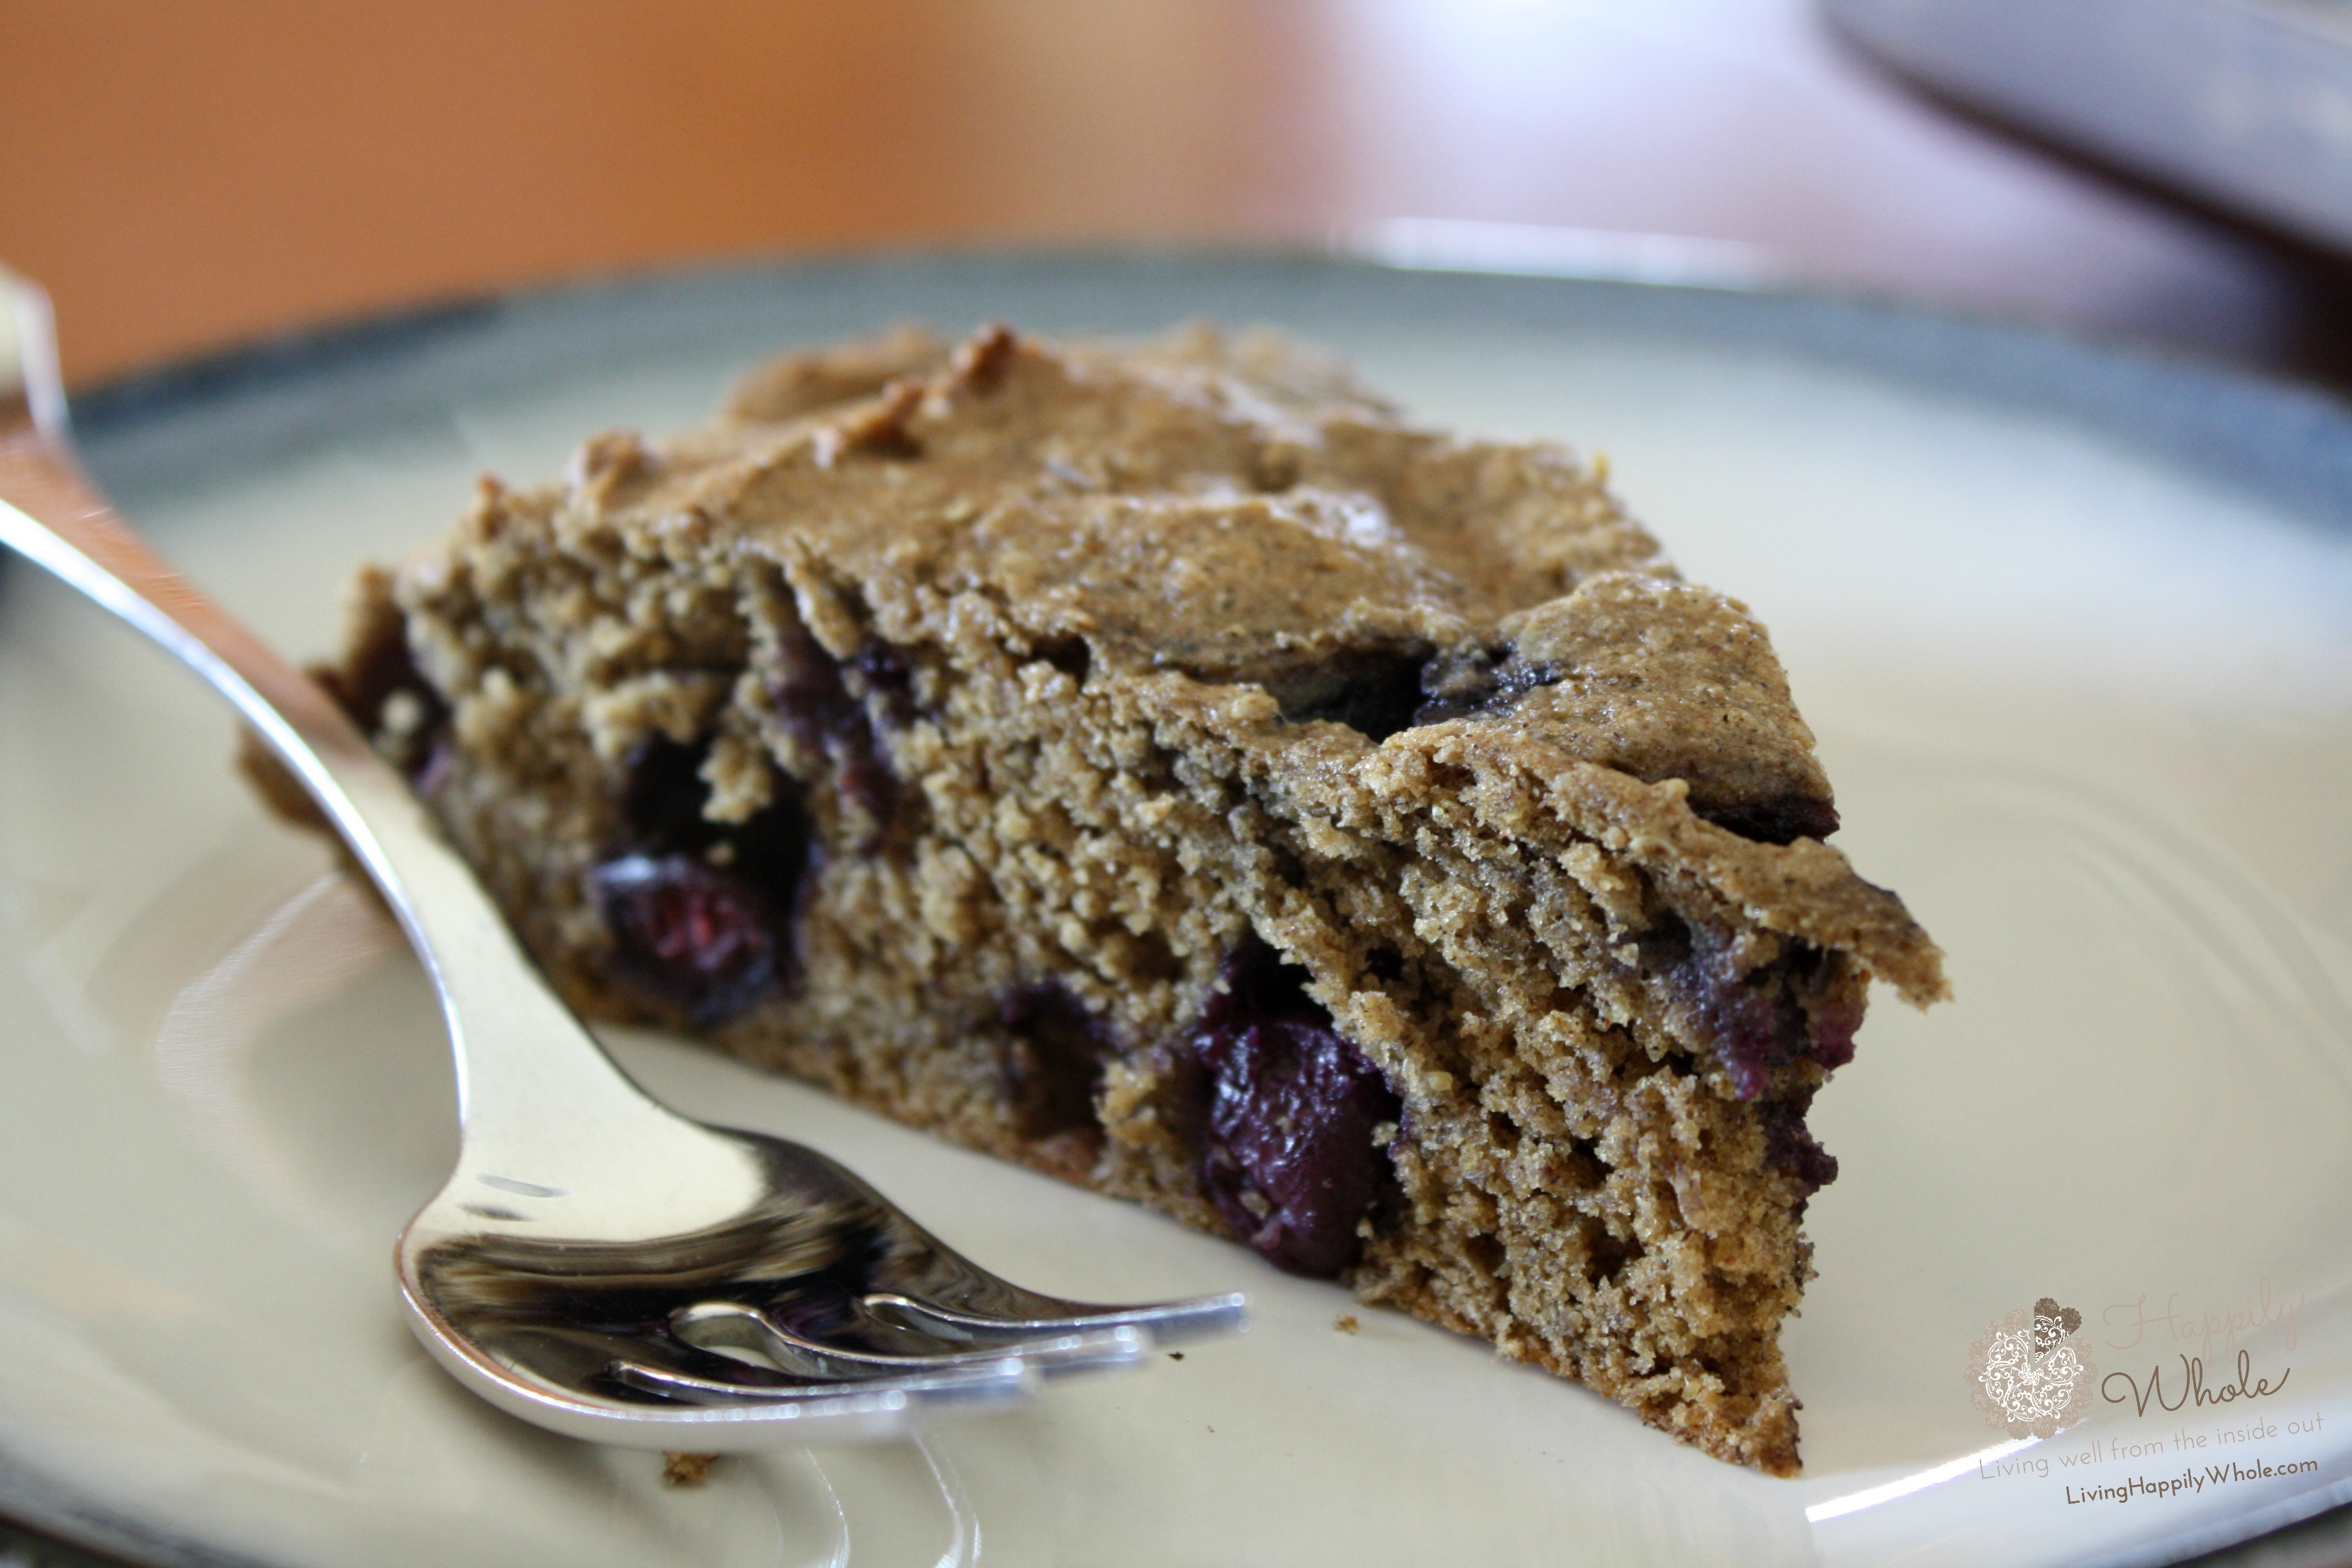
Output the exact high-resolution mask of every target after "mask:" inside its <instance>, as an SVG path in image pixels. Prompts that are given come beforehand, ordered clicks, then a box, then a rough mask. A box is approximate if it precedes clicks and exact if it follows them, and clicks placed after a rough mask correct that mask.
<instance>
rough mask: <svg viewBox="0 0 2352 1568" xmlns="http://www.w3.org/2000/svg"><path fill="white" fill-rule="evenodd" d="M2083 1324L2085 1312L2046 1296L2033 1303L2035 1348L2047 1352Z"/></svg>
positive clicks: (2037, 1350) (2039, 1351)
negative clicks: (2063, 1305) (2060, 1303)
mask: <svg viewBox="0 0 2352 1568" xmlns="http://www.w3.org/2000/svg"><path fill="white" fill-rule="evenodd" d="M2082 1326H2083V1314H2082V1313H2080V1312H2078V1311H2076V1310H2074V1308H2072V1307H2062V1306H2060V1305H2059V1304H2058V1303H2057V1301H2056V1300H2055V1299H2053V1298H2052V1297H2049V1296H2044V1297H2042V1300H2039V1301H2036V1302H2034V1303H2033V1349H2034V1351H2035V1352H2036V1353H2037V1354H2045V1353H2047V1352H2050V1351H2052V1350H2053V1349H2055V1348H2056V1347H2057V1346H2058V1345H2059V1344H2060V1343H2061V1342H2063V1341H2064V1340H2065V1339H2066V1338H2067V1337H2068V1336H2070V1335H2071V1334H2073V1333H2074V1331H2075V1330H2077V1329H2079V1328H2081V1327H2082Z"/></svg>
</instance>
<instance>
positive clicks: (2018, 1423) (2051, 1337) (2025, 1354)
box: [1969, 1296, 2098, 1437]
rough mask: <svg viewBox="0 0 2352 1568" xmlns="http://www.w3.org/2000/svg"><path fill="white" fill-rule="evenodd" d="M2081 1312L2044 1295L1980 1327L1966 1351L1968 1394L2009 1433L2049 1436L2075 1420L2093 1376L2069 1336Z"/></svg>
mask: <svg viewBox="0 0 2352 1568" xmlns="http://www.w3.org/2000/svg"><path fill="white" fill-rule="evenodd" d="M2082 1326H2083V1314H2082V1313H2080V1312H2078V1311H2076V1310H2074V1308H2072V1307H2062V1306H2060V1305H2059V1304H2058V1303H2057V1301H2056V1300H2054V1299H2053V1298H2052V1297H2048V1296H2044V1297H2042V1300H2039V1301H2036V1302H2034V1303H2033V1310H2032V1311H2031V1312H2028V1311H2026V1310H2023V1309H2020V1310H2017V1311H2014V1312H2011V1313H2010V1314H2009V1316H2007V1317H2005V1318H2001V1319H1999V1320H1997V1321H1994V1322H1991V1323H1989V1324H1987V1325H1986V1326H1985V1337H1984V1338H1982V1339H1980V1340H1979V1341H1978V1342H1976V1344H1975V1345H1974V1346H1973V1347H1971V1348H1970V1350H1969V1380H1970V1381H1971V1382H1972V1383H1974V1384H1976V1386H1975V1388H1974V1389H1972V1390H1971V1391H1970V1395H1969V1397H1970V1398H1971V1399H1972V1400H1973V1401H1974V1402H1975V1404H1976V1407H1977V1408H1978V1409H1979V1410H1980V1411H1982V1412H1984V1415H1985V1416H1986V1418H1987V1419H1988V1420H1990V1422H1991V1423H1992V1425H1993V1426H1999V1427H2001V1428H2004V1429H2005V1430H2007V1432H2008V1433H2009V1435H2010V1436H2012V1437H2024V1436H2035V1437H2052V1436H2056V1435H2057V1434H2058V1433H2060V1432H2063V1431H2064V1430H2065V1429H2066V1428H2067V1427H2069V1426H2073V1425H2074V1423H2075V1422H2077V1421H2080V1420H2081V1419H2082V1418H2083V1416H2084V1413H2085V1411H2086V1410H2087V1408H2088V1407H2089V1405H2090V1402H2091V1394H2092V1390H2093V1388H2094V1386H2095V1384H2096V1383H2097V1380H2098V1373H2097V1369H2096V1368H2095V1367H2094V1366H2093V1365H2092V1364H2091V1355H2090V1351H2089V1348H2088V1347H2087V1346H2085V1345H2083V1344H2081V1343H2079V1342H2076V1341H2075V1340H2074V1338H2073V1335H2074V1332H2075V1331H2076V1330H2078V1329H2080V1328H2081V1327H2082Z"/></svg>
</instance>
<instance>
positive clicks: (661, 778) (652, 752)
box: [621, 735, 811, 911]
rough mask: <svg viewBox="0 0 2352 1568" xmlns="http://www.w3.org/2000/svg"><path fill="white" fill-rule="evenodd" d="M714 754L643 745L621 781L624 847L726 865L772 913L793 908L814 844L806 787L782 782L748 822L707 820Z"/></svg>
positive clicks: (656, 742)
mask: <svg viewBox="0 0 2352 1568" xmlns="http://www.w3.org/2000/svg"><path fill="white" fill-rule="evenodd" d="M708 756H709V745H708V744H707V743H706V744H703V745H696V746H682V745H679V744H678V743H677V742H675V741H673V740H671V739H669V738H668V737H667V736H666V735H656V736H654V737H652V738H651V739H649V740H646V741H642V742H638V744H637V745H636V747H635V749H634V750H632V751H631V752H630V753H629V759H628V763H627V764H626V766H625V770H624V772H623V773H622V779H621V819H622V822H623V824H624V828H623V832H624V843H623V846H622V847H623V848H624V849H625V850H626V851H635V852H644V853H650V854H661V855H691V856H694V857H696V858H700V859H703V860H706V861H716V862H720V863H723V864H724V865H725V867H726V868H727V870H728V873H729V874H730V875H731V876H733V877H734V878H735V879H737V880H739V881H740V882H743V883H745V884H747V885H748V886H750V887H751V888H752V889H754V890H756V891H757V892H759V893H760V895H761V897H762V898H763V899H765V900H766V901H767V902H768V904H769V906H770V907H771V908H773V909H777V910H787V911H789V910H793V909H794V908H795V907H797V905H798V904H799V901H800V886H801V880H802V878H803V876H804V875H805V873H806V871H807V868H808V859H809V850H810V837H811V834H810V829H809V822H808V814H807V812H806V811H805V810H804V809H803V806H802V804H801V795H800V790H799V788H798V787H797V786H796V785H794V784H793V783H792V782H791V781H790V780H785V779H780V780H778V781H777V785H778V787H777V794H776V797H775V799H774V800H772V801H771V802H770V803H769V804H768V805H766V806H764V807H762V808H761V810H760V811H758V812H757V813H755V814H754V815H753V816H751V818H750V819H749V820H747V821H743V822H713V821H711V820H710V818H709V816H706V815H704V814H705V812H706V811H707V810H708V808H709V804H710V786H709V784H706V783H704V782H703V778H702V764H703V761H704V759H705V758H706V757H708ZM714 851H716V853H715V854H714Z"/></svg>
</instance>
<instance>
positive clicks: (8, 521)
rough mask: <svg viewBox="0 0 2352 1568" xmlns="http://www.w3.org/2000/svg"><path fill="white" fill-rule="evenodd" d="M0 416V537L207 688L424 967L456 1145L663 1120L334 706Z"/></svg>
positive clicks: (29, 426)
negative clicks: (440, 1030) (434, 1001)
mask: <svg viewBox="0 0 2352 1568" xmlns="http://www.w3.org/2000/svg"><path fill="white" fill-rule="evenodd" d="M14 412H15V417H13V418H5V420H0V543H5V544H6V545H8V546H11V547H13V548H15V549H16V550H17V551H19V552H23V553H24V554H25V555H26V556H27V557H29V558H30V559H32V560H33V561H34V562H36V563H38V564H40V565H41V566H44V567H46V568H47V570H49V571H50V572H52V573H54V574H57V575H58V577H60V578H62V579H64V580H65V581H66V582H67V583H68V584H71V585H72V586H74V587H76V588H78V589H79V590H80V591H81V592H82V593H84V594H85V595H89V597H90V598H91V599H94V600H96V601H97V602H98V603H99V604H100V605H103V606H105V607H106V608H107V609H109V610H110V611H112V612H113V613H114V614H115V615H116V616H120V617H121V618H122V619H123V620H125V621H127V622H129V623H130V624H131V626H135V627H137V628H138V629H139V630H140V631H142V632H144V633H145V634H146V635H147V636H148V637H152V639H154V641H155V642H157V643H158V644H160V645H162V646H163V648H164V649H165V650H166V651H167V652H169V653H171V654H172V655H173V657H175V658H178V659H179V660H181V662H183V663H184V664H186V665H187V666H189V667H190V668H193V669H194V670H195V672H196V673H197V674H199V675H201V676H202V677H204V679H205V680H206V681H208V682H209V683H210V684H211V685H212V686H213V687H214V689H216V690H217V691H219V692H220V694H221V695H222V696H224V697H226V698H227V699H228V700H229V702H230V703H231V704H232V705H233V706H234V707H235V708H236V710H237V711H238V712H239V713H240V714H241V715H242V716H243V717H244V718H245V720H246V721H247V723H248V724H250V725H251V726H252V728H253V730H254V731H255V733H256V734H257V735H258V736H259V737H260V739H261V741H262V742H263V743H264V744H266V745H267V746H268V749H269V750H270V752H272V753H273V754H275V755H276V756H277V758H278V760H279V761H280V762H282V763H284V764H285V765H286V768H287V770H288V772H289V773H290V774H291V775H292V776H293V777H294V778H295V780H296V781H298V782H299V784H300V785H301V786H302V788H303V790H304V791H305V793H307V794H308V795H309V796H310V799H311V800H312V801H313V802H315V803H316V804H317V805H318V807H319V810H320V813H321V814H322V815H323V816H324V817H325V818H326V820H327V821H328V823H329V824H331V826H332V827H333V828H334V831H335V832H336V833H337V834H338V835H339V836H340V837H341V838H342V840H343V842H344V843H345V844H346V845H348V846H349V847H350V848H351V851H352V856H353V857H354V858H356V859H357V860H358V862H359V863H360V865H361V866H362V868H364V869H365V871H366V872H367V875H368V877H369V879H371V880H372V881H373V882H374V884H375V886H376V888H377V889H378V890H379V891H381V892H382V893H383V898H384V901H385V902H386V903H387V904H388V905H389V906H390V907H391V909H392V911H393V913H394V916H395V918H397V919H398V921H399V922H400V924H401V927H402V929H403V930H404V931H405V932H406V933H407V935H408V938H409V941H410V942H412V943H413V944H414V945H415V949H416V952H417V954H418V956H419V958H420V959H422V961H423V962H424V963H425V968H426V969H427V970H428V971H429V972H430V973H431V975H432V977H433V980H434V983H435V984H436V988H437V989H438V991H439V993H440V994H441V997H442V1002H443V1006H444V1009H445V1011H446V1016H447V1020H448V1024H449V1031H450V1036H451V1039H452V1044H453V1047H454V1048H455V1052H456V1057H457V1080H458V1094H459V1103H460V1106H461V1107H462V1110H463V1114H464V1116H465V1118H466V1124H467V1140H468V1142H469V1144H470V1143H471V1142H473V1141H474V1140H475V1138H476V1137H477V1136H478V1135H479V1134H481V1133H484V1132H487V1131H489V1130H490V1129H491V1128H492V1127H494V1126H495V1127H498V1128H501V1129H503V1128H508V1127H512V1126H519V1125H520V1124H522V1123H524V1122H541V1121H544V1120H545V1111H546V1108H547V1107H548V1106H549V1105H550V1104H551V1102H552V1103H555V1104H560V1105H561V1106H562V1108H563V1113H564V1114H565V1115H567V1116H569V1117H570V1118H572V1120H573V1121H575V1122H576V1123H578V1125H579V1126H580V1128H581V1132H582V1136H583V1137H585V1136H593V1131H592V1130H593V1129H595V1128H600V1127H604V1128H608V1129H609V1128H610V1127H611V1126H614V1125H617V1124H618V1122H619V1121H630V1122H643V1121H646V1120H648V1119H649V1118H654V1117H659V1116H665V1115H667V1113H666V1112H662V1111H659V1110H658V1109H657V1108H656V1107H654V1106H653V1104H652V1102H651V1101H649V1100H646V1099H645V1097H644V1096H643V1095H642V1094H641V1093H640V1092H639V1091H638V1089H636V1088H635V1085H634V1084H632V1083H631V1082H630V1081H629V1080H628V1079H627V1078H626V1077H625V1076H624V1075H623V1074H622V1073H621V1071H620V1070H619V1068H616V1067H614V1065H613V1063H612V1062H611V1060H610V1059H609V1058H606V1057H605V1056H604V1052H603V1051H602V1049H601V1048H600V1047H598V1046H597V1045H596V1043H595V1041H594V1040H593V1038H592V1037H590V1036H589V1035H588V1033H587V1031H586V1030H585V1029H584V1028H583V1027H582V1026H581V1025H580V1023H579V1021H578V1020H577V1019H576V1018H574V1017H573V1016H572V1014H571V1012H570V1011H569V1010H568V1009H567V1008H565V1007H564V1005H562V1002H561V1001H560V1000H558V999H557V997H556V996H555V994H554V993H553V992H552V991H551V989H550V987H549V985H548V984H547V982H546V980H545V979H544V978H543V977H542V976H541V974H540V973H539V971H538V970H537V969H536V968H535V967H534V966H533V965H532V964H531V963H530V959H529V958H528V956H527V955H526V954H525V953H524V952H523V950H522V948H521V945H520V942H517V940H516V939H515V936H514V933H513V932H512V931H510V930H509V928H508V926H507V924H506V921H505V920H504V919H503V918H502V917H501V916H500V914H499V910H498V909H497V908H496V906H494V905H493V904H492V903H491V902H490V900H489V899H488V895H487V894H485V893H484V892H483V890H482V888H481V885H480V883H479V882H478V881H477V880H476V879H475V878H474V875H473V872H472V871H471V870H470V869H469V868H467V865H466V864H465V862H464V861H463V860H461V859H459V858H458V857H457V854H456V852H455V851H454V850H452V849H451V848H450V847H449V846H448V844H447V842H446V840H445V839H444V838H443V837H441V835H440V832H439V830H438V828H437V826H436V824H435V823H434V822H433V820H432V818H431V816H429V814H428V813H427V812H426V810H425V806H424V805H423V803H422V802H420V801H419V800H418V799H417V798H416V796H415V794H414V793H413V792H412V791H411V790H410V789H409V787H408V784H407V781H406V780H404V778H402V777H401V775H400V773H398V772H397V770H395V769H394V767H393V766H392V765H391V764H390V763H387V762H386V761H384V759H383V757H381V756H380V755H378V754H377V752H376V751H375V749H374V748H373V746H372V745H370V744H369V743H368V742H367V740H366V738H365V737H364V736H362V734H361V733H360V732H359V730H358V729H357V727H356V726H354V725H353V724H352V721H351V720H350V719H349V718H347V717H346V716H345V715H344V713H343V711H342V710H341V708H339V707H337V706H336V704H335V703H334V702H333V701H332V700H331V699H330V698H329V697H328V696H327V694H326V693H325V692H324V691H322V690H320V688H319V687H318V685H317V684H316V683H314V682H313V681H311V680H310V679H308V678H307V677H305V676H303V675H302V674H301V673H300V672H299V671H298V670H296V669H295V668H293V667H292V666H290V665H289V664H288V663H287V662H286V661H285V660H284V659H282V658H279V657H278V655H277V654H276V653H274V652H272V651H271V650H270V648H269V647H268V646H267V645H266V644H264V643H263V642H262V641H261V640H260V639H259V638H258V637H255V636H254V635H253V634H252V633H251V632H249V631H247V629H246V628H245V627H244V626H241V625H239V624H238V623H237V622H236V620H235V619H234V618H232V617H231V616H229V615H228V614H227V613H226V611H224V610H222V609H221V608H220V607H219V606H218V605H215V604H214V603H213V602H212V601H211V600H210V599H208V598H206V597H205V595H203V594H201V593H199V592H198V591H197V590H196V589H195V588H194V586H193V585H191V584H189V583H188V582H187V581H186V580H185V579H184V578H183V577H181V576H180V575H179V574H177V573H176V572H174V571H173V569H172V568H171V567H170V566H169V565H167V564H166V563H164V562H163V560H162V559H161V558H160V557H158V556H157V555H155V553H154V552H152V551H151V550H150V549H148V547H147V546H146V544H145V543H144V542H142V541H141V540H140V539H139V538H138V537H137V536H136V535H135V534H133V533H132V532H131V530H130V529H129V528H128V527H127V526H126V525H125V524H124V523H123V522H122V521H121V518H119V517H118V516H117V515H116V514H115V512H114V510H113V509H112V508H111V507H110V506H109V505H108V504H107V502H106V500H104V498H102V497H101V496H100V494H99V493H98V491H97V489H95V488H94V487H93V486H92V485H91V484H90V483H89V480H88V479H86V478H84V476H83V475H82V473H81V471H80V470H79V468H78V467H77V466H76V464H75V463H74V462H73V460H72V458H71V456H70V454H69V453H68V451H67V450H66V448H65V447H63V445H62V444H61V443H60V442H58V441H57V440H54V439H52V438H50V437H47V436H46V435H44V434H43V433H42V432H41V431H40V430H39V429H38V428H37V427H36V426H35V424H34V423H33V421H32V420H31V419H30V418H28V417H26V415H25V412H24V410H23V407H22V405H19V406H18V408H17V409H16V411H14Z"/></svg>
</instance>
